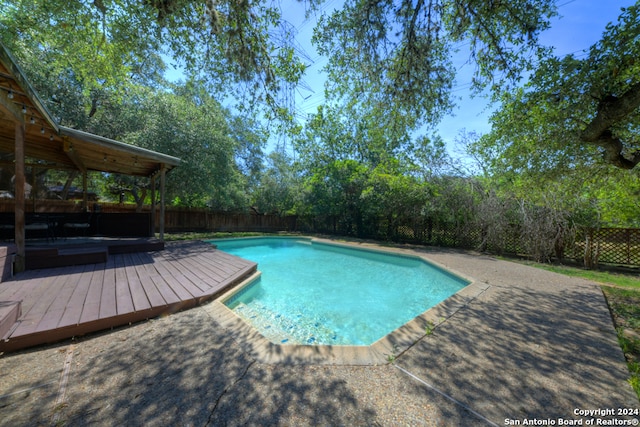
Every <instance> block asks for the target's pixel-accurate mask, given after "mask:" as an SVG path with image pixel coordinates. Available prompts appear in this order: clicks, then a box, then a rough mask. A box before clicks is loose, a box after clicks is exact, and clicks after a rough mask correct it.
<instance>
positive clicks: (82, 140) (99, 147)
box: [0, 44, 180, 273]
mask: <svg viewBox="0 0 640 427" xmlns="http://www.w3.org/2000/svg"><path fill="white" fill-rule="evenodd" d="M0 155H1V156H2V157H1V159H0V169H5V172H6V171H10V173H12V177H11V181H12V189H11V190H12V191H6V190H5V191H3V194H4V195H5V197H7V199H5V200H4V201H3V204H8V205H10V207H12V209H11V212H8V214H9V215H7V213H6V212H5V213H3V214H0V216H1V215H6V216H5V217H2V218H0V229H1V230H0V231H4V233H5V234H7V233H8V234H9V235H10V237H12V239H11V240H13V244H14V245H15V246H13V245H10V246H9V248H11V249H10V251H11V250H12V249H13V248H15V254H12V255H14V256H13V258H14V262H13V271H14V272H16V273H17V272H22V271H24V270H25V267H26V264H27V263H26V261H25V257H26V246H27V245H26V238H27V236H28V234H33V235H37V236H38V237H43V238H46V239H49V238H51V239H54V238H56V237H58V235H59V234H61V231H62V232H64V233H66V232H69V233H73V232H76V234H86V232H87V230H92V231H93V232H96V231H97V230H96V225H95V217H96V216H97V215H98V214H100V216H101V218H102V221H101V224H102V227H103V228H102V230H100V231H101V232H102V233H101V234H105V235H108V234H109V230H111V233H113V230H116V228H117V227H123V228H124V227H127V224H130V223H131V221H136V219H134V217H133V216H131V217H130V218H129V217H128V218H123V217H118V218H115V219H114V218H111V222H112V223H113V224H115V225H114V226H113V227H111V228H109V227H106V225H105V224H107V223H108V222H109V215H107V214H105V213H101V212H100V207H99V205H97V204H95V203H94V204H93V205H90V200H89V197H88V191H87V174H88V172H91V171H98V172H105V173H115V174H124V175H130V176H137V177H145V178H147V179H149V180H150V183H149V186H150V189H151V195H152V197H151V208H150V211H149V213H148V214H143V215H146V216H145V217H146V218H148V221H147V222H146V224H149V225H148V226H147V227H146V228H145V226H144V224H145V221H144V219H143V220H142V223H141V225H131V226H130V227H131V228H135V229H136V230H138V233H139V235H138V237H144V235H146V236H147V237H154V236H155V234H156V232H157V233H159V238H160V241H163V239H164V209H165V177H166V174H167V172H168V171H170V170H171V169H172V168H174V167H176V166H177V165H178V164H179V163H180V159H178V158H176V157H173V156H169V155H166V154H162V153H157V152H154V151H151V150H147V149H144V148H140V147H136V146H133V145H130V144H126V143H123V142H120V141H115V140H112V139H108V138H104V137H101V136H98V135H93V134H90V133H87V132H83V131H80V130H76V129H72V128H68V127H65V126H62V125H60V124H58V123H57V122H56V121H55V120H54V118H53V116H52V115H51V114H50V113H49V111H48V110H47V108H46V107H45V105H44V103H43V102H42V100H41V99H40V98H39V97H38V95H37V93H36V91H35V90H34V89H33V87H32V86H31V85H30V83H29V82H28V80H27V78H26V77H25V75H24V73H23V72H22V70H21V69H20V68H19V66H18V65H17V64H16V61H15V60H14V59H13V58H12V56H11V54H10V53H9V52H8V51H7V50H6V49H5V47H4V46H3V45H1V44H0ZM47 169H55V170H63V171H69V172H70V173H77V174H80V175H81V177H82V187H83V188H82V190H83V191H82V200H81V201H79V203H80V209H79V211H74V212H68V211H62V212H59V211H53V212H52V210H51V209H48V208H47V204H48V202H47V200H46V199H42V200H39V201H38V205H39V206H38V207H36V203H35V199H34V197H35V196H34V195H33V194H35V191H33V190H34V188H33V187H35V186H36V185H37V184H36V182H35V179H33V180H32V182H31V184H29V177H30V176H31V177H35V174H36V171H38V170H47ZM3 190H4V189H3ZM158 199H159V200H158ZM31 201H32V202H33V204H31V203H29V202H31ZM54 202H55V201H51V205H52V206H53V204H54ZM158 204H159V209H158V206H157V205H158ZM158 211H159V212H158ZM156 215H159V221H157V220H156V218H155V216H156ZM92 220H93V221H92ZM138 220H139V219H138ZM156 223H158V224H159V225H158V227H157V229H156ZM91 227H93V228H91ZM141 227H142V228H141ZM141 229H142V231H141V232H140V230H141ZM56 230H57V231H56Z"/></svg>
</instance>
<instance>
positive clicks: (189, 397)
mask: <svg viewBox="0 0 640 427" xmlns="http://www.w3.org/2000/svg"><path fill="white" fill-rule="evenodd" d="M418 252H419V253H420V254H423V255H425V256H426V257H427V258H428V259H430V260H432V261H434V262H436V263H437V264H439V265H441V266H444V267H447V268H449V269H452V270H453V271H454V272H458V273H459V274H462V275H464V276H465V277H469V278H473V279H474V283H475V284H476V286H479V287H480V288H479V289H482V291H481V292H479V293H478V294H477V295H475V296H474V297H473V298H471V299H469V300H468V301H467V302H466V303H465V304H462V305H461V306H460V307H458V309H457V310H456V311H455V312H454V313H452V314H451V315H450V316H449V317H448V318H446V320H445V321H443V322H441V323H439V324H438V325H437V327H436V328H435V329H434V330H433V333H432V334H430V335H423V336H422V337H421V338H420V339H418V340H417V342H416V343H415V344H414V345H412V346H411V347H409V348H408V349H406V351H404V352H402V353H399V354H397V355H394V358H395V359H394V360H393V363H391V364H390V363H386V360H385V361H384V362H382V363H384V364H380V365H368V366H357V365H330V364H323V363H321V361H320V360H321V358H318V359H317V360H316V361H311V362H309V361H306V362H304V361H302V360H300V359H299V358H296V357H289V358H287V357H279V358H278V362H279V363H266V361H265V360H264V359H262V357H256V355H255V354H253V353H252V352H251V351H250V349H247V348H246V346H245V345H244V344H243V343H242V340H239V339H238V337H237V336H236V335H235V331H234V330H233V329H232V328H228V327H225V325H224V322H222V323H221V320H218V319H217V318H216V317H215V315H214V314H213V312H212V310H213V308H214V304H215V303H211V304H206V305H203V306H199V307H196V308H193V309H190V310H187V311H184V312H180V313H176V314H173V315H170V316H167V317H163V318H159V319H155V320H151V321H147V322H143V323H139V324H136V325H133V326H130V327H124V328H120V329H117V330H114V331H111V332H106V333H102V334H95V335H91V336H87V337H83V338H81V339H79V340H75V341H67V342H63V343H61V344H58V345H55V346H48V347H40V348H36V349H32V350H27V351H21V352H18V353H12V354H7V355H4V356H2V357H1V358H0V425H7V426H9V425H11V426H21V425H55V424H56V423H59V424H64V425H70V426H75V425H87V424H90V423H92V424H95V425H145V426H165V425H193V426H205V425H211V426H218V425H230V426H235V425H363V426H364V425H384V426H387V425H425V426H491V425H518V424H517V423H520V425H522V423H523V422H524V420H525V419H528V420H533V419H537V420H541V421H544V420H553V421H554V422H555V424H552V425H558V419H562V420H582V421H583V424H582V425H588V424H584V423H587V422H589V420H591V419H594V424H593V425H598V424H596V423H595V421H602V420H608V419H611V418H618V419H628V420H630V419H633V418H639V419H640V417H633V416H632V417H623V416H613V417H609V416H607V417H603V416H600V415H602V414H604V413H605V410H609V409H614V412H615V411H617V409H618V408H631V409H637V408H640V404H639V402H638V399H637V397H636V396H635V393H634V392H633V390H632V388H631V386H630V385H629V384H628V383H627V381H626V380H627V378H628V377H629V374H628V370H627V367H626V364H625V361H624V356H623V354H622V351H621V350H620V347H619V346H618V343H617V339H616V333H615V330H614V327H613V324H612V321H611V316H610V314H609V311H608V308H607V305H606V302H605V299H604V297H603V295H602V292H601V290H600V289H599V287H598V286H597V285H596V284H594V283H591V282H589V281H586V280H582V279H576V278H569V277H566V276H561V275H557V274H554V273H550V272H547V271H543V270H539V269H535V268H532V267H527V266H524V265H521V264H516V263H511V262H507V261H501V260H496V259H493V258H491V257H487V256H481V255H476V254H472V253H465V252H459V251H449V250H442V249H435V248H426V249H423V250H419V251H418ZM258 268H259V266H258ZM588 410H592V411H593V410H600V412H597V413H592V415H589V416H586V415H583V414H585V412H584V411H588ZM576 411H578V412H576ZM580 411H583V412H580ZM600 425H602V423H600ZM605 425H606V424H605Z"/></svg>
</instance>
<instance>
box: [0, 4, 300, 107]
mask: <svg viewBox="0 0 640 427" xmlns="http://www.w3.org/2000/svg"><path fill="white" fill-rule="evenodd" d="M0 11H1V13H0V40H1V41H2V43H4V44H5V45H6V46H7V47H8V48H9V49H10V50H11V51H12V52H13V53H14V54H15V55H16V56H18V57H20V59H22V53H23V52H29V53H31V54H33V53H34V52H35V51H38V53H39V54H40V55H42V56H43V57H44V58H45V59H47V61H49V62H46V63H45V65H46V66H48V67H51V64H54V68H53V69H52V71H53V72H54V73H55V74H57V75H63V74H64V72H65V70H68V69H72V70H73V74H74V78H75V79H76V80H77V81H78V82H79V83H80V84H81V85H82V89H83V91H85V92H86V93H91V92H93V91H98V92H100V91H104V90H107V91H114V92H118V91H123V90H125V89H126V88H127V87H128V86H129V84H130V83H132V82H135V83H143V84H145V85H149V84H154V83H157V82H158V76H159V75H162V74H163V72H164V71H165V70H166V64H165V63H164V61H163V60H162V58H163V57H168V58H169V59H170V61H171V63H172V64H173V65H176V66H179V67H180V68H182V69H183V70H184V71H185V73H186V74H187V75H189V76H191V77H199V78H200V79H202V80H205V81H206V82H207V84H208V85H209V89H210V90H211V91H215V92H217V93H225V94H234V95H235V96H236V97H237V98H238V101H239V103H240V105H242V106H244V107H247V105H249V104H250V105H255V104H256V103H262V104H263V105H267V106H268V111H269V112H271V114H272V115H274V116H279V117H281V118H286V117H287V114H286V111H285V109H284V107H283V106H282V105H279V93H280V89H281V87H283V86H284V85H285V84H286V83H296V82H297V81H298V80H299V78H300V76H301V75H302V73H303V71H304V65H303V63H302V62H301V61H300V60H299V59H298V57H297V55H296V54H295V50H294V47H293V42H292V38H293V29H292V28H291V27H290V26H287V25H286V23H285V22H284V21H283V20H282V18H281V15H280V9H279V5H278V4H272V3H270V2H268V1H264V0H256V1H236V0H223V1H213V0H202V1H195V0H194V1H192V0H95V1H86V0H71V1H70V0H49V1H46V2H45V1H39V0H0ZM53 58H55V60H54V59H53Z"/></svg>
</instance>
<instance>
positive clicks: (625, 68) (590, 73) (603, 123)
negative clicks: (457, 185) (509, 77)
mask: <svg viewBox="0 0 640 427" xmlns="http://www.w3.org/2000/svg"><path fill="white" fill-rule="evenodd" d="M639 37H640V5H639V4H638V3H636V5H633V6H631V7H628V8H626V9H623V11H622V14H621V16H620V17H619V20H618V23H617V24H615V25H613V24H610V25H609V26H607V29H606V32H605V33H604V35H603V37H602V39H601V40H600V41H599V42H597V43H596V44H594V45H593V46H591V48H590V49H589V54H588V56H586V57H585V58H584V59H579V58H577V57H575V56H574V55H567V56H565V57H562V58H557V57H549V58H547V59H545V60H544V61H542V62H541V63H540V64H539V66H538V67H537V68H536V71H535V73H534V74H533V75H532V76H531V78H530V80H529V82H528V83H527V84H526V85H525V86H524V87H523V88H521V89H520V90H517V91H514V92H511V93H506V92H505V93H504V94H503V95H502V107H501V108H500V109H499V110H498V111H497V112H496V113H495V114H494V115H493V117H492V119H491V122H492V127H493V129H492V132H491V134H490V135H488V136H487V137H486V138H485V139H484V141H482V143H481V144H480V146H479V147H481V150H488V149H491V150H495V149H496V148H498V150H497V151H498V152H499V155H500V157H499V159H498V161H499V162H503V163H505V164H506V165H510V166H511V167H512V168H514V169H519V170H522V169H525V168H526V169H532V170H537V171H540V172H546V173H556V174H560V173H565V172H566V171H570V170H575V169H576V168H580V167H582V166H585V167H588V168H589V169H593V168H602V167H603V166H605V165H613V166H616V167H618V168H621V169H633V168H634V167H635V166H636V165H637V164H638V163H640V138H638V129H639V126H640V62H639V61H638V57H639V56H640V43H638V38H639ZM494 163H495V162H494Z"/></svg>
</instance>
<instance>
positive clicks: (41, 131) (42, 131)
mask: <svg viewBox="0 0 640 427" xmlns="http://www.w3.org/2000/svg"><path fill="white" fill-rule="evenodd" d="M40 133H41V134H43V135H44V126H42V127H41V128H40Z"/></svg>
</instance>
